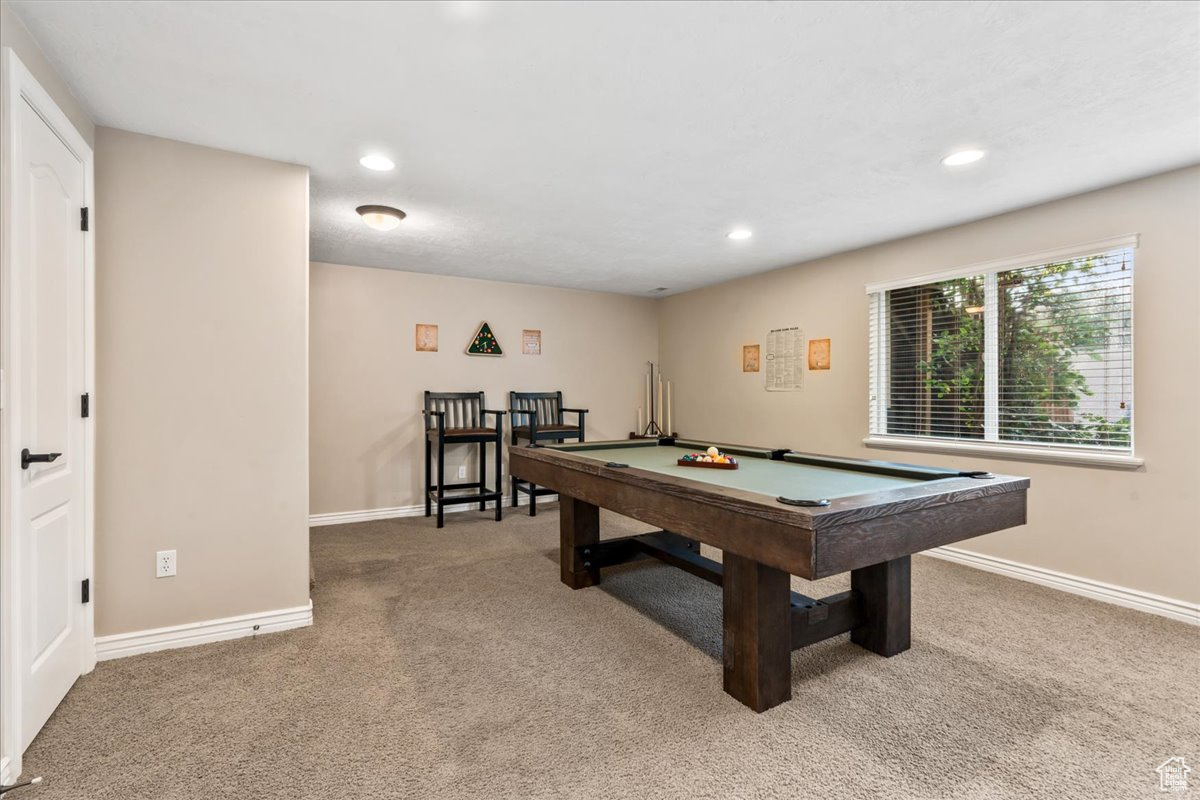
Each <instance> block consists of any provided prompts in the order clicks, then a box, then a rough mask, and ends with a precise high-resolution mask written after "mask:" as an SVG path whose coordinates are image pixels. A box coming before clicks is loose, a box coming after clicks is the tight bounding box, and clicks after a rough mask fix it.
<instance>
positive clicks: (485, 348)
mask: <svg viewBox="0 0 1200 800" xmlns="http://www.w3.org/2000/svg"><path fill="white" fill-rule="evenodd" d="M467 355H469V356H502V355H504V351H503V350H501V349H500V342H498V341H496V334H494V333H492V328H491V326H490V325H488V324H487V323H486V322H484V323H483V324H481V325H480V326H479V330H477V331H475V335H474V336H473V337H472V338H471V343H470V344H469V345H467Z"/></svg>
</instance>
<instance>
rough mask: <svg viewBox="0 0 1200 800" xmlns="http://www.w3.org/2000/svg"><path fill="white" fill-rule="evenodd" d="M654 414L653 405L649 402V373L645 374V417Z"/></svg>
mask: <svg viewBox="0 0 1200 800" xmlns="http://www.w3.org/2000/svg"><path fill="white" fill-rule="evenodd" d="M652 413H654V404H653V402H651V400H650V373H646V416H649V415H650V414H652Z"/></svg>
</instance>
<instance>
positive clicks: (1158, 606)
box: [308, 496, 1200, 625]
mask: <svg viewBox="0 0 1200 800" xmlns="http://www.w3.org/2000/svg"><path fill="white" fill-rule="evenodd" d="M557 499H558V498H557V497H556V496H549V497H546V498H545V500H546V502H554V501H555V500H557ZM518 503H519V505H521V506H527V505H529V498H528V496H522V497H520V498H519V499H518ZM505 506H508V503H507V499H506V502H505ZM473 509H476V507H475V506H468V505H465V504H464V505H462V506H449V507H447V508H446V513H447V514H449V513H452V512H457V511H471V510H473ZM424 513H425V506H424V505H418V506H399V507H397V508H373V509H368V510H365V511H337V512H333V513H330V514H313V515H312V516H310V517H309V518H308V524H309V525H311V526H313V527H317V526H320V525H344V524H346V523H350V522H369V521H371V520H378V519H395V518H397V517H419V516H422V515H424ZM923 555H928V556H933V557H934V558H940V559H943V560H946V561H953V562H954V563H956V564H963V565H965V566H968V567H974V568H975V569H981V570H984V571H986V572H994V573H996V574H998V575H1005V576H1007V577H1010V578H1016V579H1017V580H1022V581H1028V582H1030V583H1036V584H1039V585H1041V586H1048V587H1050V588H1051V589H1058V590H1059V591H1063V592H1070V593H1071V594H1077V595H1081V596H1083V597H1089V598H1091V599H1093V600H1100V601H1101V602H1105V603H1112V604H1113V605H1118V606H1123V607H1125V608H1132V609H1136V610H1138V611H1145V612H1146V613H1148V614H1156V615H1158V616H1160V617H1166V618H1168V619H1174V620H1179V621H1180V622H1187V623H1190V624H1192V625H1200V603H1188V602H1186V601H1183V600H1176V599H1174V598H1172V597H1163V596H1162V595H1157V594H1150V593H1149V592H1143V591H1139V590H1137V589H1128V588H1126V587H1124V586H1115V585H1113V584H1111V583H1104V582H1102V581H1094V580H1091V579H1090V578H1080V577H1077V576H1075V575H1068V574H1066V573H1064V572H1055V571H1054V570H1050V569H1045V568H1043V567H1034V566H1031V565H1029V564H1021V563H1019V562H1016V561H1009V560H1008V559H1005V558H997V557H995V556H986V555H983V554H981V553H973V552H971V551H969V550H962V549H960V548H957V547H936V548H934V549H933V550H926V551H925V552H924V553H923Z"/></svg>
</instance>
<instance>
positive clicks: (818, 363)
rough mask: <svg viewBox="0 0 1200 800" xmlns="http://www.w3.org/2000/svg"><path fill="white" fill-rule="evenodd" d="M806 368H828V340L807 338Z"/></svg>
mask: <svg viewBox="0 0 1200 800" xmlns="http://www.w3.org/2000/svg"><path fill="white" fill-rule="evenodd" d="M808 368H809V369H813V370H816V369H829V340H828V339H809V340H808Z"/></svg>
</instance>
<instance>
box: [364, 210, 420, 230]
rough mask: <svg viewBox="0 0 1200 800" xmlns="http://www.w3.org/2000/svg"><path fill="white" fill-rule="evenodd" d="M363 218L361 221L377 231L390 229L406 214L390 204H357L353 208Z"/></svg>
mask: <svg viewBox="0 0 1200 800" xmlns="http://www.w3.org/2000/svg"><path fill="white" fill-rule="evenodd" d="M354 210H355V211H357V212H358V213H359V216H361V217H362V218H363V222H365V223H367V225H368V226H370V227H372V228H374V229H375V230H377V231H390V230H391V229H392V228H395V227H396V226H397V225H399V224H400V220H402V219H404V218H405V217H406V216H408V215H407V214H405V213H404V212H403V211H401V210H400V209H398V208H392V207H391V206H359V207H358V208H356V209H354Z"/></svg>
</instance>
